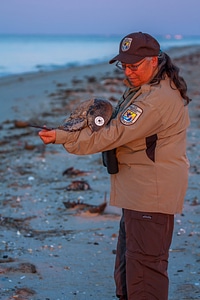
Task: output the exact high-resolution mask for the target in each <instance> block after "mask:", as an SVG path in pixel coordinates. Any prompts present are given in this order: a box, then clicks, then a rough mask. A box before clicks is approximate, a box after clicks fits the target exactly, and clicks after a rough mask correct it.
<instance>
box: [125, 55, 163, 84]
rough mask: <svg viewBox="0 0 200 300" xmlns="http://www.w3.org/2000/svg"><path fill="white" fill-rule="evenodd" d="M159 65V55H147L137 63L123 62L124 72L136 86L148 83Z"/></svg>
mask: <svg viewBox="0 0 200 300" xmlns="http://www.w3.org/2000/svg"><path fill="white" fill-rule="evenodd" d="M157 66H158V57H157V56H154V57H146V58H144V59H142V60H141V61H139V62H138V63H136V64H133V65H132V64H123V67H125V69H124V74H125V75H126V77H127V78H128V80H129V82H130V83H131V84H132V85H133V86H134V87H139V86H141V85H143V84H145V83H148V82H149V81H150V79H151V78H152V77H153V74H154V72H155V70H156V68H157Z"/></svg>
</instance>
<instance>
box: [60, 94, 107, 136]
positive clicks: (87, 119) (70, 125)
mask: <svg viewBox="0 0 200 300" xmlns="http://www.w3.org/2000/svg"><path fill="white" fill-rule="evenodd" d="M112 113H113V107H112V105H111V103H110V102H109V101H107V100H103V99H89V100H87V101H84V102H82V103H81V104H80V105H79V106H78V107H77V108H75V110H74V111H72V112H71V114H70V117H69V118H68V119H66V120H65V121H64V124H63V125H61V126H59V127H58V129H61V130H65V131H79V130H81V129H83V128H85V127H87V126H88V127H89V128H90V129H91V130H92V131H98V130H99V129H101V128H102V127H104V126H105V125H106V124H108V122H109V120H110V119H111V116H112Z"/></svg>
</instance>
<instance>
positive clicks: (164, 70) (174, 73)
mask: <svg viewBox="0 0 200 300" xmlns="http://www.w3.org/2000/svg"><path fill="white" fill-rule="evenodd" d="M158 67H159V71H158V73H157V74H156V76H155V77H154V79H153V80H152V81H151V84H159V83H160V81H161V80H163V79H165V76H166V75H167V76H168V77H169V78H170V86H171V88H172V89H173V87H172V85H171V83H172V82H173V83H174V84H175V86H176V88H177V89H178V90H179V92H180V94H181V96H182V98H183V99H184V100H185V105H187V104H189V102H190V101H191V99H190V98H189V97H188V96H187V84H186V82H185V80H184V79H183V77H181V76H180V75H179V71H180V70H179V68H178V67H177V66H175V65H174V64H173V63H172V60H171V58H170V57H169V56H168V55H167V54H166V53H165V52H160V54H159V56H158Z"/></svg>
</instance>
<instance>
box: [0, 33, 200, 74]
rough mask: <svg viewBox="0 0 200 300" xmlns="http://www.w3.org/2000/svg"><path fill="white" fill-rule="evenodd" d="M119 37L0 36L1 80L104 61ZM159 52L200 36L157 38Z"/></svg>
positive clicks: (194, 42)
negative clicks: (17, 75)
mask: <svg viewBox="0 0 200 300" xmlns="http://www.w3.org/2000/svg"><path fill="white" fill-rule="evenodd" d="M122 38H123V36H120V35H113V36H94V35H81V36H72V35H0V77H3V76H9V75H13V74H22V73H27V72H38V71H45V70H55V69H61V68H65V67H72V66H81V65H88V64H95V63H100V62H107V61H109V59H110V58H112V57H113V56H114V55H116V54H117V53H118V48H119V41H120V40H121V39H122ZM156 38H157V39H158V41H159V42H160V45H161V48H162V50H166V49H169V48H171V47H179V46H187V45H200V36H186V37H184V36H181V35H176V36H170V35H166V36H156Z"/></svg>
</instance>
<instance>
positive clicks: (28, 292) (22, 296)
mask: <svg viewBox="0 0 200 300" xmlns="http://www.w3.org/2000/svg"><path fill="white" fill-rule="evenodd" d="M35 294H36V292H35V291H34V290H32V289H30V288H27V287H23V288H18V289H16V291H15V292H14V294H13V295H12V296H11V298H10V297H9V299H8V300H12V299H18V300H27V299H28V298H29V297H31V296H33V295H35ZM27 297H28V298H27Z"/></svg>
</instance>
